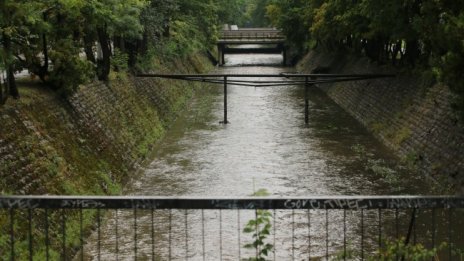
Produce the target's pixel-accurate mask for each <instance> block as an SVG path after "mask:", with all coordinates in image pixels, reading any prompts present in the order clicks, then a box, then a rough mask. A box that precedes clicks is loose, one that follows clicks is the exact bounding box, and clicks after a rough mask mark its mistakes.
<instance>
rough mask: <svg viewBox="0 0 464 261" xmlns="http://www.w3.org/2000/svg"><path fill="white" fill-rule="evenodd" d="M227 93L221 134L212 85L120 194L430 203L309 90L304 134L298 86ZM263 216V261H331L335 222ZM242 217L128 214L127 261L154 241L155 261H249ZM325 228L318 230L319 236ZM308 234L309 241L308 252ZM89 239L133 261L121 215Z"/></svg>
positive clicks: (234, 60) (320, 217)
mask: <svg viewBox="0 0 464 261" xmlns="http://www.w3.org/2000/svg"><path fill="white" fill-rule="evenodd" d="M281 59H282V57H281V56H280V55H229V56H226V61H227V63H226V66H224V67H221V68H218V69H217V71H216V72H217V73H231V74H242V73H243V74H247V73H253V74H271V73H272V74H278V73H281V72H290V71H292V68H286V67H280V66H278V64H280V63H281ZM228 94H229V95H228V97H229V101H228V103H229V104H228V119H229V121H230V124H227V125H222V124H220V123H219V122H220V121H221V120H222V113H223V103H222V101H223V96H222V85H218V87H217V91H213V92H212V93H210V94H208V95H209V98H208V99H210V100H209V102H208V101H207V102H205V101H204V100H205V99H202V98H197V99H195V100H196V102H194V103H193V105H192V106H191V107H190V109H189V111H188V112H187V113H185V114H183V115H182V116H181V117H179V119H178V120H177V121H176V123H175V124H174V126H173V127H172V129H171V130H170V131H169V133H168V134H167V136H166V137H165V139H164V140H163V141H162V142H161V143H160V144H159V145H158V146H157V148H156V152H155V154H154V156H153V161H152V162H151V163H150V164H148V165H147V166H145V167H144V168H143V169H141V171H140V173H139V175H137V178H136V179H134V180H133V182H132V183H131V184H130V185H129V186H128V187H127V189H126V194H128V195H149V196H200V197H215V196H222V197H224V196H227V197H239V196H250V195H252V194H253V193H254V191H257V190H259V189H266V190H267V191H268V192H269V193H270V194H271V195H274V196H287V197H291V196H311V195H386V194H389V195H390V194H391V195H398V194H430V193H431V186H430V185H429V184H427V182H426V181H424V179H423V178H415V177H414V176H413V175H410V173H409V171H407V169H406V168H405V167H402V165H401V164H399V159H398V158H396V157H395V156H394V155H393V154H392V153H391V151H389V150H388V149H386V148H385V147H384V146H382V144H380V143H379V142H378V141H377V140H375V139H374V138H373V137H372V136H371V135H370V134H369V133H368V132H367V131H366V130H365V129H364V128H363V127H362V126H361V125H360V124H359V123H357V122H356V120H354V119H353V118H352V117H351V116H350V115H348V114H347V113H346V112H344V111H343V110H342V109H341V108H339V107H338V106H337V105H336V104H334V103H333V102H332V101H331V100H330V99H329V98H328V97H327V96H326V95H325V94H324V93H323V92H321V91H320V90H318V89H311V91H310V96H309V97H310V103H309V104H310V110H309V124H308V125H305V123H304V89H303V87H301V86H281V87H272V88H254V87H240V86H234V85H230V86H229V92H228ZM271 214H272V216H273V220H272V225H273V226H272V229H271V230H272V233H271V235H269V236H268V238H267V239H266V240H268V241H270V243H271V244H272V245H273V246H274V249H275V252H272V253H270V254H269V259H271V260H272V259H273V258H275V259H276V260H292V258H290V256H291V255H295V259H294V260H302V259H306V260H307V259H308V257H309V256H311V257H312V258H313V259H314V260H318V259H319V258H323V257H325V255H326V254H327V253H326V251H327V252H329V253H330V255H332V256H333V255H335V254H336V253H337V252H339V251H340V249H341V247H342V246H343V244H342V243H343V241H342V235H343V226H340V222H342V218H343V211H338V212H337V211H333V212H330V213H325V212H324V211H320V212H318V211H314V212H311V213H310V214H311V218H312V220H311V224H313V225H312V226H311V227H308V228H306V226H308V222H307V214H308V213H307V212H301V213H299V212H297V213H292V212H284V211H273V212H272V211H271ZM365 215H366V220H368V219H369V217H370V218H371V219H372V222H373V223H375V222H376V221H375V220H376V213H367V211H366V213H365ZM388 215H389V214H388V213H386V214H385V218H388ZM404 215H406V214H404ZM116 216H117V218H116ZM390 216H391V213H390ZM253 217H254V212H247V211H240V212H237V211H221V212H219V211H203V212H202V211H200V210H198V211H183V210H180V211H179V210H172V211H155V212H154V215H153V216H152V215H151V212H150V211H147V212H144V211H139V213H137V230H136V231H137V239H138V242H137V248H136V250H135V251H137V257H138V259H139V260H151V255H152V251H153V249H152V240H154V242H155V245H154V247H155V248H154V252H155V257H156V260H168V259H169V257H170V258H171V259H173V260H186V259H188V260H221V259H222V260H237V259H238V257H239V256H240V257H241V258H246V257H249V256H253V255H254V250H253V249H246V248H244V247H243V246H244V245H245V244H246V243H250V242H251V241H252V239H251V237H250V235H249V234H246V233H243V232H242V231H243V228H244V226H245V225H246V223H247V222H248V221H249V220H250V219H253ZM152 218H153V220H152ZM219 219H220V222H219V221H218V220H219ZM359 219H360V217H359V213H351V212H349V213H348V214H347V227H346V230H347V232H346V233H348V235H349V236H348V237H349V240H348V241H349V243H350V244H353V245H359V241H360V238H359V236H357V235H358V234H359V226H358V225H359V224H358V223H359ZM292 220H293V221H292ZM152 221H153V222H152ZM326 221H329V222H328V224H326V223H325V222H326ZM116 222H117V225H118V226H116ZM366 222H367V221H366ZM169 224H170V225H169ZM326 225H327V226H328V228H329V231H330V233H328V234H327V235H326V232H325V228H326V227H325V226H326ZM116 227H118V228H117V230H118V231H116ZM152 228H155V230H154V234H153V235H154V237H153V238H152V237H151V236H152ZM308 229H309V232H310V234H311V235H312V239H311V244H310V246H311V247H310V248H308V244H307V243H308V241H309V240H310V239H308V236H307V231H308ZM375 229H376V228H375V227H370V228H369V227H367V228H366V230H375ZM384 229H387V228H384ZM239 231H240V233H239ZM327 236H328V237H327ZM95 237H96V235H95V234H94V235H93V236H92V237H91V238H90V241H89V242H90V243H88V244H87V245H86V246H85V249H86V251H85V252H86V253H87V254H86V256H85V259H86V260H96V257H97V249H96V248H95V243H94V242H95V241H93V240H95ZM101 237H102V250H101V256H102V260H115V259H116V257H117V258H118V259H120V260H133V255H134V240H133V239H134V218H133V212H132V211H117V212H116V211H114V212H110V213H108V214H107V215H106V218H105V221H104V222H103V226H102V235H101ZM365 240H367V242H370V241H369V240H370V239H365ZM374 240H375V239H374V236H373V237H372V239H371V241H372V242H371V243H366V245H368V244H373V245H375V241H374ZM92 242H93V243H92ZM292 242H293V243H292ZM116 244H117V247H115V245H116ZM326 244H327V245H326ZM116 252H117V253H116ZM221 253H222V255H221V256H220V254H221Z"/></svg>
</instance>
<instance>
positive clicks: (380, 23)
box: [266, 0, 464, 120]
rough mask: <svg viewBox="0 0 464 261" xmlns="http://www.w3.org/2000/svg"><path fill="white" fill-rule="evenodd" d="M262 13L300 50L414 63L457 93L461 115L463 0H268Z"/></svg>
mask: <svg viewBox="0 0 464 261" xmlns="http://www.w3.org/2000/svg"><path fill="white" fill-rule="evenodd" d="M266 9H267V16H268V17H269V19H270V21H271V23H272V24H273V25H274V26H276V27H278V28H281V29H282V30H283V31H284V33H285V34H286V35H287V38H288V39H289V40H290V42H291V43H292V44H293V45H295V46H296V47H297V49H298V51H299V52H305V51H306V50H307V48H309V47H311V48H316V47H320V48H325V49H328V50H329V51H340V50H341V51H347V50H349V51H352V52H356V53H359V54H364V55H366V56H368V57H369V58H370V59H371V60H373V61H375V62H379V63H392V64H393V65H395V66H403V67H407V68H411V67H414V68H419V69H420V70H421V71H426V72H428V73H429V74H430V73H431V74H433V75H434V78H435V79H431V78H430V77H428V79H427V82H428V83H429V84H433V83H434V82H435V80H437V81H440V82H442V83H445V84H446V85H448V86H449V87H450V89H451V90H452V91H453V92H454V93H455V94H456V98H455V99H454V107H456V108H457V109H458V110H459V111H460V115H461V116H462V117H461V118H462V119H463V120H464V75H463V74H462V68H463V67H464V59H462V57H464V44H463V39H464V2H463V1H448V0H423V1H422V0H393V1H378V0H362V1H340V0H311V1H302V0H297V1H279V0H271V1H269V3H268V5H267V7H266Z"/></svg>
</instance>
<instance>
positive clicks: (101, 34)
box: [97, 27, 111, 81]
mask: <svg viewBox="0 0 464 261" xmlns="http://www.w3.org/2000/svg"><path fill="white" fill-rule="evenodd" d="M97 34H98V41H99V42H100V46H101V50H102V55H103V58H102V60H101V61H99V70H98V79H99V80H100V81H108V75H109V74H110V68H111V49H110V41H109V37H108V33H107V32H106V29H105V28H101V27H99V28H97Z"/></svg>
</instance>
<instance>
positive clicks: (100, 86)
mask: <svg viewBox="0 0 464 261" xmlns="http://www.w3.org/2000/svg"><path fill="white" fill-rule="evenodd" d="M158 62H159V63H160V64H162V67H163V68H164V70H166V71H170V72H178V73H195V72H196V73H201V72H205V71H208V70H210V69H211V66H210V65H209V61H208V60H207V58H205V57H203V56H202V55H199V54H197V55H192V56H191V57H189V58H188V59H187V60H170V61H158ZM198 87H199V84H195V83H188V82H183V81H171V80H162V79H150V78H145V79H136V78H133V77H132V76H128V75H125V74H117V73H112V75H111V80H110V82H109V83H108V84H104V83H101V82H95V83H93V84H90V85H87V86H81V87H80V88H79V90H78V91H77V92H76V93H75V94H74V95H72V96H71V97H69V98H67V99H63V98H62V97H60V96H59V95H57V94H56V93H54V92H52V91H50V90H48V89H47V88H44V86H41V85H40V84H38V83H36V82H33V81H31V80H29V79H22V80H20V92H21V95H22V98H21V99H20V100H11V99H10V100H9V101H8V103H7V104H6V105H5V106H3V107H1V108H0V193H1V194H16V195H18V194H27V195H34V194H36V195H37V194H59V195H115V194H118V193H120V191H121V189H122V187H123V184H124V182H125V181H127V179H128V178H129V175H130V174H131V173H133V169H134V168H135V167H136V166H137V165H138V164H140V163H141V162H142V161H143V160H144V159H145V157H147V155H148V154H149V153H150V151H151V150H152V148H153V147H154V145H155V144H156V143H157V142H158V141H159V140H160V139H161V138H162V137H163V136H164V134H165V133H166V131H168V129H169V126H170V125H171V124H172V123H173V121H174V120H175V119H176V118H177V116H178V115H179V114H180V113H181V112H182V111H183V109H184V108H185V107H186V105H187V103H188V101H189V100H190V98H192V96H193V95H195V91H196V89H197V88H198ZM94 214H95V213H92V212H86V217H85V220H84V226H86V227H88V225H90V224H92V222H93V219H92V217H93V216H94ZM34 215H37V216H42V217H43V215H44V213H39V212H36V213H34ZM16 216H18V217H19V216H22V217H26V216H27V215H26V214H25V213H19V212H17V213H16ZM49 219H50V223H51V224H50V225H51V231H59V229H60V226H59V224H60V221H59V220H60V214H59V213H53V214H51V215H50V217H49ZM41 220H42V221H40V222H39V223H38V224H36V225H37V229H38V230H39V231H38V232H37V234H39V235H43V234H44V233H39V232H40V230H43V229H44V226H43V224H42V223H43V219H41ZM23 221H24V222H23ZM25 224H27V222H25V220H22V219H21V218H19V219H18V220H17V224H16V226H17V227H18V232H17V234H16V235H15V236H16V241H17V242H18V245H17V246H18V250H17V255H18V256H17V258H18V257H22V256H25V255H26V253H27V251H26V249H27V244H26V243H24V244H22V243H21V242H27V240H26V239H27V233H26V230H25V229H24V227H25ZM67 226H68V234H69V237H70V239H69V240H68V241H67V245H68V248H69V250H71V249H75V247H76V246H77V245H78V244H79V241H78V240H77V238H78V237H77V235H78V230H77V229H76V228H78V227H79V226H78V215H77V213H68V216H67ZM8 227H9V226H8V214H7V213H5V212H1V211H0V228H1V230H2V231H1V232H0V235H2V236H1V237H0V253H4V254H6V255H8V253H9V251H7V249H8V247H9V245H8V244H9V243H8V242H9V238H8V236H3V235H8V234H9V233H8V232H7V231H6V229H8ZM4 230H5V231H4ZM41 232H43V231H41ZM71 239H73V240H71ZM41 240H42V241H41ZM36 241H37V242H43V236H37V237H36ZM37 244H38V243H37ZM53 246H57V248H58V246H60V244H59V239H52V248H53ZM71 252H72V251H68V253H71ZM52 254H53V255H57V254H56V252H53V251H52ZM2 255H3V254H0V259H1V258H3V257H4V256H2ZM35 255H36V258H38V259H40V260H42V259H41V258H40V257H41V256H43V255H44V250H43V247H38V250H37V252H36V253H35ZM5 258H6V257H5ZM20 260H22V258H20Z"/></svg>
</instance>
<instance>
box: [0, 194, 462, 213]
mask: <svg viewBox="0 0 464 261" xmlns="http://www.w3.org/2000/svg"><path fill="white" fill-rule="evenodd" d="M37 208H41V209H43V208H44V209H81V208H83V209H353V210H357V209H414V208H418V209H426V208H464V197H458V196H309V197H290V198H289V197H253V198H251V197H236V198H224V197H146V196H145V197H144V196H116V197H110V196H0V209H37Z"/></svg>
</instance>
